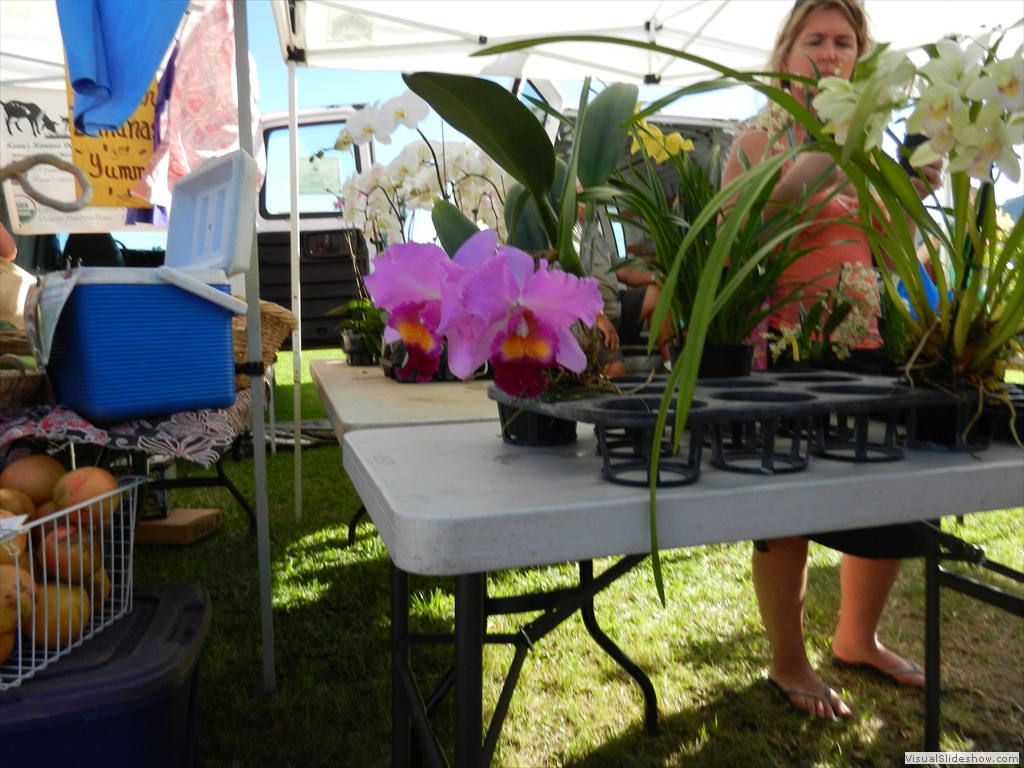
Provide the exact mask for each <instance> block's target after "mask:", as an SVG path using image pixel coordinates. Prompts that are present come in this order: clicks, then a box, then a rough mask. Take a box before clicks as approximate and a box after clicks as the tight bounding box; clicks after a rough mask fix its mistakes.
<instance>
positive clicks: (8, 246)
mask: <svg viewBox="0 0 1024 768" xmlns="http://www.w3.org/2000/svg"><path fill="white" fill-rule="evenodd" d="M17 255H18V244H17V243H15V242H14V238H13V237H11V233H10V232H8V231H7V228H6V227H4V225H3V224H0V259H5V260H6V261H14V257H15V256H17Z"/></svg>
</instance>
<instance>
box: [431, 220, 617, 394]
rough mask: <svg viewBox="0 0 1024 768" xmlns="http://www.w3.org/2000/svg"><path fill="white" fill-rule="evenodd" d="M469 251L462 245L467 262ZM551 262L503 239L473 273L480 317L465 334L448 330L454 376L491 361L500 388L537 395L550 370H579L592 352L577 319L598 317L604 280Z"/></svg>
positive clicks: (472, 309) (471, 308)
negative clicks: (554, 267) (584, 345)
mask: <svg viewBox="0 0 1024 768" xmlns="http://www.w3.org/2000/svg"><path fill="white" fill-rule="evenodd" d="M473 239H474V240H475V239H476V238H475V237H474V238H473ZM469 255H470V254H467V257H468V256H469ZM472 255H473V256H477V257H479V255H480V254H479V253H474V254H472ZM462 256H463V252H462V251H460V252H459V254H458V256H457V259H459V260H460V261H461V262H462V263H463V264H467V263H468V258H465V259H463V258H460V257H462ZM547 266H548V265H547V262H545V261H541V262H540V263H539V264H538V263H536V262H535V261H534V259H533V257H531V256H530V255H529V254H526V253H523V252H522V251H520V250H517V249H515V248H511V247H508V246H498V247H497V248H496V252H495V254H494V256H493V257H491V258H487V259H486V260H485V261H483V262H482V263H480V264H479V266H478V268H477V269H476V270H475V271H474V272H472V273H471V274H470V276H469V277H468V278H466V282H465V286H464V288H463V292H462V296H463V307H464V310H465V312H466V313H467V314H469V315H470V316H472V317H474V318H476V319H477V324H476V325H474V326H470V328H469V332H467V333H466V334H465V335H464V336H463V335H460V336H459V337H454V336H453V335H452V334H449V341H450V342H451V344H450V348H449V364H450V365H451V366H452V371H453V372H454V373H455V375H457V376H460V377H462V376H463V372H464V371H467V370H468V371H472V370H473V369H474V368H475V367H476V366H477V365H479V364H480V363H482V362H483V361H484V360H490V362H491V364H492V365H493V366H494V379H495V384H496V386H498V388H499V389H501V390H502V391H503V392H505V393H507V394H510V395H513V396H516V397H527V398H534V397H537V396H539V395H540V394H541V392H543V389H544V383H545V382H544V376H543V374H544V371H545V370H546V369H548V368H550V367H552V366H555V365H561V366H564V367H565V368H568V369H569V370H570V371H574V372H576V373H579V372H581V371H583V369H584V368H586V365H587V358H586V355H585V354H584V352H583V350H582V349H581V348H580V345H579V342H578V341H577V340H576V337H575V336H573V334H572V331H571V326H572V325H573V324H574V323H575V322H576V321H578V320H579V321H582V322H584V323H585V324H587V325H591V326H592V325H593V324H594V320H595V318H596V317H597V314H598V313H599V312H600V311H601V307H602V302H601V295H600V292H599V291H598V288H597V282H596V281H595V280H593V279H591V278H586V279H580V278H578V277H575V276H574V275H569V274H567V273H565V272H560V271H550V270H548V268H547ZM464 344H465V345H467V346H463V345H464ZM469 345H472V346H469ZM456 366H458V368H456Z"/></svg>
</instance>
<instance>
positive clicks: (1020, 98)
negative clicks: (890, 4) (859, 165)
mask: <svg viewBox="0 0 1024 768" xmlns="http://www.w3.org/2000/svg"><path fill="white" fill-rule="evenodd" d="M994 34H997V32H995V31H993V32H992V33H990V35H989V36H986V37H985V38H982V39H977V40H968V41H965V42H958V41H956V40H952V39H942V40H939V41H938V42H937V43H935V44H934V45H933V46H929V47H928V48H926V49H925V53H926V54H927V57H928V58H927V61H926V62H925V63H924V64H923V65H921V66H920V67H917V66H915V65H914V63H913V62H912V61H911V59H910V57H909V56H908V55H907V54H906V53H904V52H900V51H895V50H892V49H889V48H887V47H885V46H879V47H878V48H877V49H876V50H875V51H873V52H872V54H870V55H869V56H867V57H865V58H864V59H862V60H861V61H860V62H858V64H857V70H856V71H855V73H854V76H853V78H852V79H851V80H844V79H842V78H839V77H827V78H824V79H822V81H821V83H820V84H819V93H818V95H817V96H816V97H815V99H814V107H815V109H816V110H817V112H818V115H819V116H820V117H821V118H822V119H824V120H826V121H827V122H826V125H825V131H826V132H828V133H832V134H834V135H835V137H836V142H837V143H839V144H846V142H847V140H848V138H849V136H850V131H851V128H854V130H855V131H865V132H866V138H865V141H864V148H865V149H867V150H871V149H873V148H875V147H878V146H880V145H881V140H882V135H883V133H884V132H885V130H886V128H887V126H888V124H889V123H890V121H891V119H892V116H893V113H894V112H896V111H907V110H909V113H910V114H909V117H907V120H906V129H907V134H908V135H912V134H917V135H921V136H924V137H926V139H927V141H925V142H924V143H922V144H921V145H920V146H919V147H917V149H915V150H914V152H913V154H912V155H911V157H910V164H911V165H912V166H921V165H926V164H928V163H931V162H933V161H935V160H938V159H940V158H947V157H948V158H949V166H948V170H949V173H951V174H956V173H966V174H967V175H969V176H970V177H972V178H975V179H980V180H982V181H992V180H993V179H992V177H993V168H994V167H995V168H998V169H999V170H1000V171H1002V172H1003V173H1004V174H1006V176H1007V177H1008V178H1010V179H1012V180H1013V181H1017V180H1019V179H1020V158H1019V156H1018V155H1017V153H1016V152H1015V151H1014V146H1015V145H1019V144H1022V143H1024V47H1021V48H1018V49H1017V50H1016V51H1015V52H1014V54H1013V55H1012V56H1010V57H1008V58H1004V59H1000V58H998V57H997V55H996V51H997V49H998V40H997V41H996V42H995V43H993V42H991V35H994Z"/></svg>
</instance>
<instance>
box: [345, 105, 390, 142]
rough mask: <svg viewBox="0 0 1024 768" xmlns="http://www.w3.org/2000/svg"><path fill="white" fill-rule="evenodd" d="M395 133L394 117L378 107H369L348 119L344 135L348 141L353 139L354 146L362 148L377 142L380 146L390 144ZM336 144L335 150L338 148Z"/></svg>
mask: <svg viewBox="0 0 1024 768" xmlns="http://www.w3.org/2000/svg"><path fill="white" fill-rule="evenodd" d="M394 131H395V118H394V116H393V115H392V114H391V113H390V112H388V111H386V110H383V109H379V108H378V107H376V106H374V107H369V108H367V109H360V110H358V111H357V112H356V113H355V114H354V115H352V117H350V118H349V119H348V125H347V126H345V128H344V130H343V133H344V134H345V138H346V140H347V139H349V138H351V141H352V142H353V143H354V144H357V145H360V146H362V145H363V144H369V143H370V142H371V141H376V142H378V143H380V144H390V143H391V134H392V133H394ZM337 146H338V145H337V143H335V148H337Z"/></svg>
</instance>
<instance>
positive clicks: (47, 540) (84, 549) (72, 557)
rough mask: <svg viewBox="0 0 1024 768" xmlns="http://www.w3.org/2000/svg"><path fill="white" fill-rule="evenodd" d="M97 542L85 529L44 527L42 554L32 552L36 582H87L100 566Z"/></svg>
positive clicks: (99, 550)
mask: <svg viewBox="0 0 1024 768" xmlns="http://www.w3.org/2000/svg"><path fill="white" fill-rule="evenodd" d="M101 558H102V550H101V549H100V542H99V540H98V539H94V538H93V537H92V535H91V534H90V533H89V532H88V530H83V531H79V530H78V528H76V527H75V526H73V525H58V526H56V527H54V528H50V527H49V526H47V532H46V534H45V535H44V536H43V553H42V557H40V556H39V554H38V552H37V554H36V560H37V565H38V567H39V580H40V581H43V580H45V581H47V582H51V581H56V580H60V581H61V582H65V583H66V582H68V581H72V582H74V583H75V584H88V583H89V582H90V581H91V580H92V574H93V572H94V571H95V570H96V569H97V568H99V567H100V566H102V565H103V561H102V559H101Z"/></svg>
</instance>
